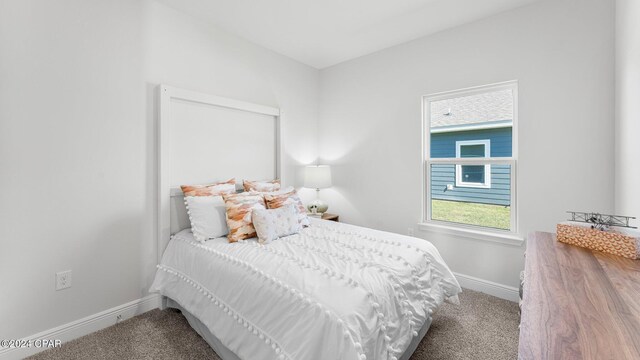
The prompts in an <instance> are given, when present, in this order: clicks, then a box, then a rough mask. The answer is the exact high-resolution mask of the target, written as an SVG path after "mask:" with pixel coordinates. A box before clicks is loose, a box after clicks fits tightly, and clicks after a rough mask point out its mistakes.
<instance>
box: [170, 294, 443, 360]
mask: <svg viewBox="0 0 640 360" xmlns="http://www.w3.org/2000/svg"><path fill="white" fill-rule="evenodd" d="M166 300H167V302H166V304H167V307H170V308H173V309H178V310H180V312H182V314H183V315H184V317H185V318H187V321H188V322H189V325H191V327H192V328H193V329H194V330H195V331H196V332H197V333H198V334H199V335H200V336H202V338H203V339H204V340H205V341H206V342H207V344H209V346H211V348H212V349H213V350H214V351H215V352H216V354H218V356H220V358H221V359H222V360H242V359H240V358H239V357H238V355H236V354H235V353H234V352H233V351H231V350H229V349H228V348H227V347H226V346H224V345H223V344H222V342H221V341H220V339H218V338H217V337H216V336H215V335H213V334H212V333H211V331H209V329H208V328H207V327H206V326H205V325H204V324H203V323H202V321H200V320H198V318H196V317H195V316H194V315H193V314H191V313H190V312H188V311H187V310H185V309H184V308H183V307H182V306H180V304H178V302H176V301H175V300H173V299H171V298H166ZM431 322H432V321H431V319H429V320H428V321H427V322H425V324H424V326H422V329H420V331H419V332H418V334H419V335H418V336H417V337H415V338H413V341H411V344H409V347H408V348H407V350H406V351H405V352H404V354H402V356H401V357H400V360H409V358H410V357H411V355H413V352H414V351H416V349H417V348H418V345H420V341H422V339H423V338H424V336H425V335H426V334H427V331H428V330H429V327H431Z"/></svg>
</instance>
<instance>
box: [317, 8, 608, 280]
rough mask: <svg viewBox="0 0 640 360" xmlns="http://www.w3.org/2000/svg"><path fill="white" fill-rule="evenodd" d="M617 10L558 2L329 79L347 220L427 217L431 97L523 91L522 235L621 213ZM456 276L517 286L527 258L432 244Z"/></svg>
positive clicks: (337, 193)
mask: <svg viewBox="0 0 640 360" xmlns="http://www.w3.org/2000/svg"><path fill="white" fill-rule="evenodd" d="M613 20H614V8H613V2H612V1H610V0H580V1H579V0H557V1H545V2H540V3H536V4H534V5H531V6H528V7H524V8H520V9H517V10H513V11H510V12H506V13H502V14H499V15H496V16H493V17H491V18H487V19H485V20H482V21H479V22H476V23H472V24H468V25H465V26H461V27H458V28H455V29H451V30H447V31H444V32H441V33H438V34H435V35H432V36H429V37H425V38H421V39H418V40H415V41H412V42H410V43H406V44H403V45H399V46H396V47H393V48H390V49H386V50H383V51H380V52H377V53H375V54H371V55H367V56H364V57H361V58H358V59H355V60H352V61H349V62H346V63H343V64H339V65H336V66H334V67H330V68H328V69H325V70H322V71H321V101H320V109H321V112H320V125H319V126H320V140H319V147H320V157H321V159H323V162H324V163H329V164H332V165H333V174H334V184H335V187H334V188H331V189H327V190H323V191H322V192H321V194H322V196H323V197H324V198H325V199H326V200H327V201H328V203H329V204H330V208H331V211H332V212H337V213H339V214H340V216H341V220H344V221H345V222H351V223H355V224H359V225H365V226H370V227H374V228H380V229H385V230H390V231H395V232H399V233H406V232H407V229H408V228H409V227H414V228H415V227H416V224H417V223H418V222H419V221H420V215H421V207H422V201H421V186H422V184H421V181H420V178H421V171H422V164H421V152H422V149H421V96H422V95H426V94H430V93H435V92H440V91H445V90H455V89H460V88H466V87H470V86H476V85H483V84H491V83H496V82H501V81H506V80H513V79H517V80H519V106H520V111H519V121H520V123H519V133H518V137H519V149H518V150H519V159H518V166H519V167H518V172H519V174H518V187H519V191H518V199H519V204H518V205H519V217H520V232H521V234H523V235H526V234H527V233H528V232H530V231H533V230H544V231H553V230H554V227H555V224H556V223H557V222H559V221H562V220H565V219H566V214H565V211H566V210H576V209H577V210H587V211H591V210H593V211H602V212H609V211H612V210H613V206H614V201H613V192H612V190H611V189H612V187H613V185H614V180H613V173H614V156H613V148H614V143H613V141H614V119H613V117H614V116H613V115H614V71H613V69H614V33H613V28H614V25H613ZM416 235H418V236H421V237H424V238H426V239H428V240H431V241H432V242H433V243H434V244H435V245H436V246H437V247H438V249H439V250H440V251H441V253H442V254H443V256H444V258H445V260H446V261H447V262H448V263H449V265H450V266H451V268H452V269H453V270H454V271H456V272H459V273H463V274H467V275H471V276H474V277H478V278H481V279H485V280H490V281H493V282H497V283H499V284H504V285H507V286H514V287H515V286H517V284H518V273H519V271H520V270H521V269H522V268H523V256H522V255H523V250H524V249H523V248H522V247H520V248H518V247H513V246H507V245H499V244H492V243H487V242H481V241H478V240H465V239H461V238H453V237H444V236H441V235H433V234H427V233H424V232H419V231H418V229H416Z"/></svg>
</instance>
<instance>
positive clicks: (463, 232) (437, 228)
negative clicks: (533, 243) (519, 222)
mask: <svg viewBox="0 0 640 360" xmlns="http://www.w3.org/2000/svg"><path fill="white" fill-rule="evenodd" d="M418 228H419V229H420V230H422V231H426V232H430V233H436V234H446V235H453V236H457V237H461V238H465V239H470V240H479V241H487V242H492V243H499V244H504V245H510V246H516V247H519V246H522V244H524V238H523V237H521V236H520V235H518V234H512V233H499V232H491V231H482V230H477V229H471V228H463V227H458V226H451V225H442V224H435V223H425V222H422V223H418Z"/></svg>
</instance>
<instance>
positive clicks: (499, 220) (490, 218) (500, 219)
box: [431, 200, 511, 230]
mask: <svg viewBox="0 0 640 360" xmlns="http://www.w3.org/2000/svg"><path fill="white" fill-rule="evenodd" d="M431 218H432V219H433V220H440V221H449V222H456V223H462V224H470V225H479V226H486V227H492V228H497V229H504V230H509V228H510V223H511V208H510V207H509V206H501V205H487V204H477V203H466V202H459V201H447V200H432V202H431Z"/></svg>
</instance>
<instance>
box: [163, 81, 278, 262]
mask: <svg viewBox="0 0 640 360" xmlns="http://www.w3.org/2000/svg"><path fill="white" fill-rule="evenodd" d="M158 91H159V99H160V111H159V124H158V182H159V183H158V190H159V191H158V192H159V204H158V261H160V259H161V257H162V254H163V252H164V249H165V248H166V246H167V243H168V242H169V239H170V236H171V234H174V233H176V232H178V231H180V230H182V229H184V228H187V227H189V226H190V225H189V221H188V217H187V214H186V211H185V207H184V199H183V196H182V191H181V190H180V187H179V186H180V185H182V184H203V183H210V182H214V181H220V180H228V179H230V178H232V177H235V178H236V180H237V183H238V184H239V185H238V186H240V185H241V183H242V179H256V180H258V179H275V178H279V179H281V180H282V181H283V182H284V180H283V179H282V178H281V172H280V162H281V159H282V156H281V149H280V137H281V133H280V110H279V109H277V108H272V107H268V106H263V105H258V104H252V103H248V102H244V101H239V100H233V99H228V98H223V97H219V96H214V95H208V94H202V93H197V92H193V91H188V90H183V89H178V88H175V87H170V86H166V85H160V86H158Z"/></svg>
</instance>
